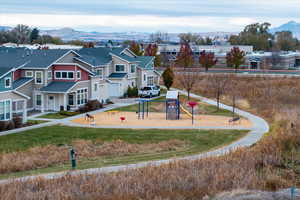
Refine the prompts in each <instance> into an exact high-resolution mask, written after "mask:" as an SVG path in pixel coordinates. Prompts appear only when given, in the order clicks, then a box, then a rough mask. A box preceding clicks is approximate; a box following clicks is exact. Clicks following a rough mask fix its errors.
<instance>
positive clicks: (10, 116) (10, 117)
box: [0, 99, 12, 121]
mask: <svg viewBox="0 0 300 200" xmlns="http://www.w3.org/2000/svg"><path fill="white" fill-rule="evenodd" d="M7 101H9V102H10V113H9V119H7V118H6V106H5V103H6V102H7ZM0 102H1V103H4V121H6V120H11V119H12V100H11V99H4V100H1V101H0Z"/></svg>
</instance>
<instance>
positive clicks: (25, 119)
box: [23, 100, 27, 123]
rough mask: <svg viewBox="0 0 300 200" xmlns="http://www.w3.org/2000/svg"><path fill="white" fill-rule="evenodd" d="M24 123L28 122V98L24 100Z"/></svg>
mask: <svg viewBox="0 0 300 200" xmlns="http://www.w3.org/2000/svg"><path fill="white" fill-rule="evenodd" d="M23 102H24V104H23V123H26V122H27V100H24V101H23Z"/></svg>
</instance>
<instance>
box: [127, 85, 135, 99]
mask: <svg viewBox="0 0 300 200" xmlns="http://www.w3.org/2000/svg"><path fill="white" fill-rule="evenodd" d="M126 94H127V95H126V96H127V97H138V88H137V87H130V86H129V87H128V89H127V92H126Z"/></svg>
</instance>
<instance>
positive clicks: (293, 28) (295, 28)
mask: <svg viewBox="0 0 300 200" xmlns="http://www.w3.org/2000/svg"><path fill="white" fill-rule="evenodd" d="M270 31H271V33H276V32H279V31H290V32H292V33H293V35H294V36H295V37H297V38H300V23H297V22H295V21H289V22H288V23H286V24H282V25H281V26H279V27H276V28H273V29H271V30H270Z"/></svg>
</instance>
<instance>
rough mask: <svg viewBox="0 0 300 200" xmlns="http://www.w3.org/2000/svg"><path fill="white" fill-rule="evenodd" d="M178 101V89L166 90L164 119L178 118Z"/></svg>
mask: <svg viewBox="0 0 300 200" xmlns="http://www.w3.org/2000/svg"><path fill="white" fill-rule="evenodd" d="M179 118H180V102H179V93H178V91H168V92H167V95H166V119H167V120H179Z"/></svg>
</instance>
